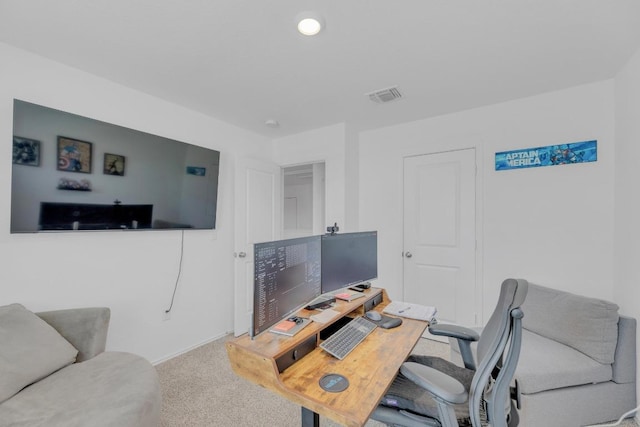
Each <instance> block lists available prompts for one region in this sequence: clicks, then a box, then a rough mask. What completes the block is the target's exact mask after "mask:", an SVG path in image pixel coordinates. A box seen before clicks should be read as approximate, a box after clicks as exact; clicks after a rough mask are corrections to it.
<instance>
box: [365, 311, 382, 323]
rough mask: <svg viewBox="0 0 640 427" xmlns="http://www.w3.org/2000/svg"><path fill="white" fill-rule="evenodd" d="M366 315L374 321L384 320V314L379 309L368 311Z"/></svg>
mask: <svg viewBox="0 0 640 427" xmlns="http://www.w3.org/2000/svg"><path fill="white" fill-rule="evenodd" d="M365 316H367V318H368V319H369V320H373V321H374V322H379V321H380V320H382V315H381V314H380V313H378V312H377V311H367V312H366V313H365Z"/></svg>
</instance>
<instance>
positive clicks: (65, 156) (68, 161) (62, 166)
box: [58, 136, 93, 173]
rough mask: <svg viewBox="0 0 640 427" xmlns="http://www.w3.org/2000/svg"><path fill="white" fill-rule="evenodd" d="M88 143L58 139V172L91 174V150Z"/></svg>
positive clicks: (90, 145) (70, 139)
mask: <svg viewBox="0 0 640 427" xmlns="http://www.w3.org/2000/svg"><path fill="white" fill-rule="evenodd" d="M92 146H93V144H92V143H90V142H87V141H80V140H78V139H73V138H67V137H66V136H59V137H58V170H59V171H65V172H80V173H91V150H92Z"/></svg>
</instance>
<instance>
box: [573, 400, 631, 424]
mask: <svg viewBox="0 0 640 427" xmlns="http://www.w3.org/2000/svg"><path fill="white" fill-rule="evenodd" d="M638 409H640V405H639V406H636V407H635V409H632V410H630V411H629V412H625V413H624V414H622V416H621V417H620V418H618V421H616V422H615V423H613V424H592V425H589V426H585V427H596V426H597V427H613V426H617V425H620V423H621V422H622V420H624V419H625V418H627V417H628V416H629V415H631V414H633V413H634V412H636V411H638Z"/></svg>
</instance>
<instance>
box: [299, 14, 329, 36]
mask: <svg viewBox="0 0 640 427" xmlns="http://www.w3.org/2000/svg"><path fill="white" fill-rule="evenodd" d="M296 21H297V22H298V31H299V32H300V34H304V35H305V36H315V35H316V34H318V33H319V32H320V31H321V30H322V27H323V26H324V22H323V19H322V18H321V17H320V16H319V15H318V14H317V13H315V12H303V13H300V14H299V15H298V16H297V17H296Z"/></svg>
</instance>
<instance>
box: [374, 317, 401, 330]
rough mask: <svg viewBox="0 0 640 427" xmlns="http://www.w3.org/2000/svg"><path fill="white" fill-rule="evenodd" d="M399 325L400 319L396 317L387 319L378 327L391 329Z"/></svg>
mask: <svg viewBox="0 0 640 427" xmlns="http://www.w3.org/2000/svg"><path fill="white" fill-rule="evenodd" d="M400 325H402V319H400V318H398V317H389V318H387V319H386V320H385V321H384V322H382V323H380V324H379V325H378V326H380V327H381V328H383V329H391V328H397V327H398V326H400Z"/></svg>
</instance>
